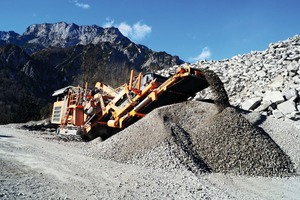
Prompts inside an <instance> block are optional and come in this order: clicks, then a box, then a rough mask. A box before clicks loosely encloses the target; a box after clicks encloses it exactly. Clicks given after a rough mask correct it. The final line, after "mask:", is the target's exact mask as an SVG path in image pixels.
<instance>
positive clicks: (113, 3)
mask: <svg viewBox="0 0 300 200" xmlns="http://www.w3.org/2000/svg"><path fill="white" fill-rule="evenodd" d="M0 2H1V3H0V5H1V12H0V18H1V21H0V30H1V31H10V30H13V31H15V32H17V33H19V34H22V33H23V32H24V31H25V30H26V28H27V27H28V26H29V25H31V24H40V23H55V22H61V21H65V22H67V23H76V24H78V25H92V24H96V25H98V26H101V27H106V26H115V27H118V28H119V29H120V30H121V32H122V33H123V34H124V35H126V36H127V37H129V38H130V39H131V40H132V41H134V42H136V43H139V44H143V45H146V46H147V47H149V48H150V49H152V50H154V51H166V52H167V53H170V54H172V55H178V56H179V57H180V58H181V59H183V60H184V61H187V62H192V63H193V62H196V61H197V60H199V59H208V60H222V59H226V58H231V57H233V56H235V55H238V54H245V53H250V52H251V51H256V50H257V51H262V50H265V49H267V47H268V44H269V43H271V42H278V41H281V40H285V39H288V38H289V37H292V36H294V35H299V34H300V1H299V0H251V1H250V0H247V1H246V0H244V1H243V0H151V1H150V0H49V1H47V0H1V1H0Z"/></svg>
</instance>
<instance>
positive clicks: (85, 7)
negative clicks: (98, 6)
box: [74, 0, 91, 9]
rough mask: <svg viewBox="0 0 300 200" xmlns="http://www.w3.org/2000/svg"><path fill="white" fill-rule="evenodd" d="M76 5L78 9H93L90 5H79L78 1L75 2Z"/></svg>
mask: <svg viewBox="0 0 300 200" xmlns="http://www.w3.org/2000/svg"><path fill="white" fill-rule="evenodd" d="M74 3H75V5H76V6H77V7H79V8H83V9H88V8H90V7H91V6H90V5H89V4H85V3H79V2H78V0H74Z"/></svg>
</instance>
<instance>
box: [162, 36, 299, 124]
mask: <svg viewBox="0 0 300 200" xmlns="http://www.w3.org/2000/svg"><path fill="white" fill-rule="evenodd" d="M191 66H192V67H196V68H198V67H201V68H208V69H210V70H213V71H215V72H216V73H217V74H218V75H219V77H220V79H221V81H222V82H223V83H224V86H225V89H226V91H227V93H228V96H229V100H230V103H231V104H232V105H234V106H239V107H241V108H242V109H245V110H254V111H259V112H263V113H264V114H266V115H273V116H274V117H276V118H284V117H287V118H290V119H294V120H298V119H300V112H299V109H300V105H299V103H300V102H299V100H300V99H299V91H300V36H294V37H292V38H289V39H287V40H285V41H281V42H278V43H273V44H270V45H269V47H268V49H266V50H265V51H253V52H251V53H249V54H245V55H238V56H235V57H233V58H231V59H227V60H221V61H199V62H198V63H195V64H192V65H191ZM174 68H176V66H175V67H174ZM172 69H173V68H172ZM172 69H170V70H172ZM160 73H162V74H167V73H168V70H162V71H160ZM198 97H201V98H211V91H210V90H206V91H202V92H201V93H200V94H199V95H198Z"/></svg>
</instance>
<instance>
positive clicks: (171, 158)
mask: <svg viewBox="0 0 300 200" xmlns="http://www.w3.org/2000/svg"><path fill="white" fill-rule="evenodd" d="M94 156H97V157H100V158H105V159H110V160H114V161H118V162H123V163H129V164H138V165H142V166H149V167H150V166H151V167H154V168H163V169H174V168H177V169H178V168H179V169H188V170H191V171H193V172H194V173H196V174H198V173H202V172H222V173H233V174H242V175H260V176H285V175H289V174H292V173H293V171H294V169H293V164H292V162H291V160H290V158H289V157H288V156H287V155H286V154H285V153H284V152H283V151H282V150H281V148H280V147H279V146H278V145H277V144H276V143H275V142H274V141H273V140H272V139H271V138H270V137H269V136H268V135H267V134H266V133H264V132H260V131H259V130H257V129H256V128H254V127H253V126H252V125H251V123H250V122H248V121H247V120H246V119H245V118H244V117H243V116H242V115H241V114H239V113H238V112H237V111H236V110H235V109H234V108H226V109H225V110H223V111H222V112H221V113H218V109H217V107H216V106H215V105H214V104H211V103H204V102H196V101H189V102H184V103H180V104H174V105H170V106H165V107H161V108H158V109H156V110H154V111H153V112H151V113H149V114H148V115H147V116H146V117H144V118H143V119H141V120H140V121H138V122H137V123H135V124H133V125H132V126H130V127H128V128H126V129H125V130H123V131H122V132H120V133H118V134H117V135H114V136H113V137H111V138H109V139H107V140H106V141H104V142H102V143H100V144H99V145H98V150H97V151H96V152H95V154H94Z"/></svg>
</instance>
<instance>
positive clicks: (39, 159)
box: [0, 126, 300, 199]
mask: <svg viewBox="0 0 300 200" xmlns="http://www.w3.org/2000/svg"><path fill="white" fill-rule="evenodd" d="M53 137H54V136H51V135H42V134H37V133H32V132H28V131H24V130H19V129H16V128H11V127H10V126H0V163H1V165H0V166H1V167H0V199H300V178H299V177H298V176H297V177H288V178H263V177H245V176H234V175H224V174H214V173H211V174H203V175H200V176H198V177H196V176H195V175H194V174H192V173H191V172H189V171H179V170H174V171H166V170H160V169H152V168H145V167H141V166H135V165H125V164H120V163H116V162H112V161H109V160H101V159H96V158H95V157H93V156H91V152H92V151H93V149H95V148H97V144H94V143H83V142H63V141H57V140H54V139H53ZM51 138H52V139H51Z"/></svg>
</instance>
